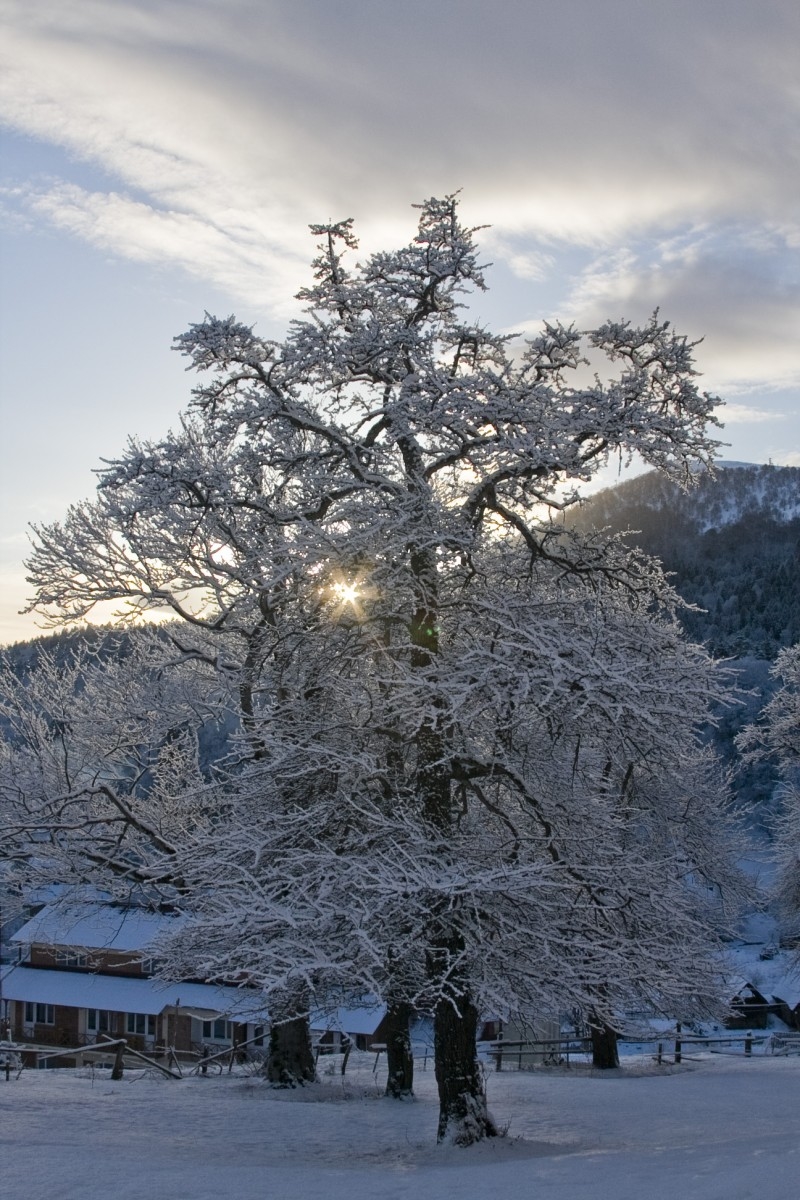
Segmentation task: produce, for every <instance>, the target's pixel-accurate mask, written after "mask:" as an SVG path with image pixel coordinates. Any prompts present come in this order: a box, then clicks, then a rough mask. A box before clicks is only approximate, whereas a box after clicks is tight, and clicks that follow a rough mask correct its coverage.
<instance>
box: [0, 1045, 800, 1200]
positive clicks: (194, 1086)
mask: <svg viewBox="0 0 800 1200" xmlns="http://www.w3.org/2000/svg"><path fill="white" fill-rule="evenodd" d="M354 1057H355V1056H354ZM357 1059H358V1061H356V1062H355V1063H354V1064H353V1065H354V1067H355V1070H354V1071H353V1073H352V1074H351V1073H350V1071H349V1069H348V1076H347V1078H346V1080H345V1081H344V1084H343V1083H342V1080H341V1078H339V1077H337V1076H325V1075H323V1077H322V1082H321V1083H319V1084H317V1085H315V1086H313V1087H311V1088H307V1089H302V1090H298V1091H295V1092H276V1091H272V1090H270V1089H269V1088H267V1087H265V1086H264V1085H263V1084H262V1083H261V1082H260V1081H259V1080H257V1079H254V1078H252V1077H250V1076H246V1075H236V1074H234V1075H227V1074H224V1075H215V1076H209V1077H206V1078H202V1077H193V1078H187V1079H185V1080H183V1081H181V1082H172V1081H170V1080H167V1079H154V1078H149V1077H143V1076H141V1075H138V1074H136V1073H128V1074H127V1075H126V1078H125V1079H124V1080H123V1081H121V1082H119V1083H112V1082H111V1080H110V1079H109V1078H108V1074H107V1073H106V1072H101V1071H96V1072H95V1074H94V1077H92V1075H91V1073H90V1072H89V1071H88V1070H87V1071H80V1072H76V1071H71V1070H61V1071H26V1072H23V1074H22V1076H21V1077H20V1078H19V1079H18V1080H14V1079H13V1077H12V1079H11V1081H10V1082H8V1083H6V1082H5V1081H3V1080H2V1079H0V1151H1V1152H2V1158H1V1159H0V1194H2V1196H3V1198H4V1200H45V1198H46V1200H225V1198H227V1197H235V1198H236V1200H255V1198H256V1197H258V1198H259V1200H263V1198H268V1200H420V1198H421V1197H425V1198H426V1200H429V1198H432V1200H465V1197H466V1198H467V1200H490V1198H491V1200H516V1198H517V1197H520V1198H525V1200H527V1198H528V1197H531V1198H539V1197H542V1198H543V1200H751V1198H752V1200H756V1198H757V1200H763V1197H764V1196H769V1198H770V1200H797V1197H798V1196H800V1103H798V1101H799V1100H800V1058H769V1057H753V1059H752V1060H747V1059H744V1058H736V1057H727V1056H722V1055H707V1054H704V1055H703V1056H701V1057H698V1058H697V1059H696V1060H693V1061H691V1062H688V1063H685V1064H684V1065H682V1066H681V1067H679V1068H674V1067H666V1068H662V1069H661V1071H660V1072H659V1071H658V1069H657V1068H655V1067H654V1066H653V1065H651V1064H650V1062H649V1060H648V1061H644V1060H641V1061H636V1060H627V1062H626V1065H625V1066H624V1067H623V1069H622V1071H617V1072H606V1073H593V1072H591V1071H589V1070H588V1069H585V1068H580V1067H578V1068H575V1067H573V1068H571V1069H569V1070H566V1069H564V1068H561V1069H558V1070H554V1071H552V1072H550V1071H539V1072H535V1073H527V1072H523V1073H517V1072H511V1071H509V1072H505V1071H504V1072H503V1073H502V1074H499V1075H498V1074H490V1075H489V1078H488V1085H489V1099H490V1105H491V1108H492V1111H493V1113H494V1115H495V1116H496V1118H497V1119H498V1120H499V1121H500V1122H501V1123H502V1124H503V1125H507V1126H508V1136H507V1137H506V1138H504V1139H502V1140H496V1141H492V1142H488V1143H485V1144H483V1145H480V1146H477V1147H473V1148H471V1149H469V1150H456V1149H453V1148H450V1147H446V1148H436V1146H435V1145H434V1141H433V1139H434V1132H435V1125H436V1103H435V1094H434V1080H433V1075H432V1072H431V1071H430V1069H429V1070H428V1071H427V1072H420V1073H419V1075H418V1099H417V1100H416V1101H415V1102H412V1103H406V1104H404V1103H398V1102H396V1101H390V1100H385V1099H383V1098H382V1096H381V1094H380V1083H381V1080H380V1076H379V1077H378V1079H377V1086H376V1081H375V1080H374V1079H373V1076H372V1074H371V1071H370V1065H371V1059H369V1058H368V1057H367V1056H366V1055H359V1056H357Z"/></svg>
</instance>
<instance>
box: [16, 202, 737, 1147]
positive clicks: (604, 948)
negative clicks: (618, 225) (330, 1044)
mask: <svg viewBox="0 0 800 1200" xmlns="http://www.w3.org/2000/svg"><path fill="white" fill-rule="evenodd" d="M313 232H314V233H315V235H316V236H317V237H318V238H319V239H320V242H321V250H320V254H319V256H318V258H317V259H316V260H315V263H314V272H315V282H314V283H313V285H312V286H311V287H309V288H308V289H306V290H305V291H304V292H303V293H301V296H302V298H303V299H304V300H305V302H306V304H307V316H306V318H305V319H304V320H301V321H298V322H295V323H294V324H293V325H292V326H291V328H290V330H289V333H288V335H287V337H286V339H285V340H284V341H283V342H280V343H279V342H271V341H267V340H264V339H262V338H260V337H259V336H258V335H257V334H256V333H255V332H254V331H253V329H252V328H250V327H248V326H246V325H243V324H240V323H238V322H237V321H236V320H235V319H234V318H232V317H230V318H226V319H216V318H213V317H207V319H206V320H205V321H203V322H202V323H200V324H198V325H195V326H193V327H192V328H191V329H190V330H189V331H188V333H186V334H184V335H183V336H182V337H180V338H178V339H177V347H178V349H179V350H181V351H182V352H183V353H184V354H186V355H187V356H188V357H189V359H190V363H191V365H192V367H193V368H194V369H195V370H196V371H198V372H199V373H200V374H201V375H203V376H205V377H206V378H205V379H204V380H202V381H201V383H200V384H199V386H198V387H197V388H196V389H195V392H194V398H193V401H192V404H191V406H190V409H189V411H188V413H187V414H186V416H185V418H184V420H183V422H182V424H181V427H180V429H179V430H178V432H177V433H174V434H171V435H170V436H169V437H167V438H166V439H164V440H163V441H161V442H159V443H157V444H147V445H139V444H138V443H131V444H130V445H129V447H128V448H127V450H126V452H125V453H124V454H123V455H122V456H121V457H120V458H119V459H118V460H116V461H113V462H110V463H109V464H108V465H107V466H106V468H105V469H104V470H103V471H102V472H101V474H100V481H99V486H98V496H97V499H96V500H95V501H94V502H92V503H86V504H82V505H79V506H76V507H74V508H73V509H71V510H70V512H69V513H68V515H67V518H66V520H65V522H64V523H63V525H61V524H57V525H51V526H44V527H41V528H39V529H38V530H36V542H35V547H34V551H33V554H32V557H31V559H30V563H29V566H30V571H31V580H32V583H33V585H34V588H35V599H34V607H36V608H37V609H38V610H39V611H46V612H49V613H51V614H52V615H53V616H54V618H55V619H57V620H76V619H82V618H85V617H86V616H88V615H89V614H90V613H91V612H92V611H93V610H94V609H95V608H96V606H97V605H98V604H100V603H101V602H108V601H110V602H112V603H116V604H119V603H120V602H121V603H122V604H124V605H127V606H128V611H129V614H130V615H132V616H133V617H136V616H139V615H140V614H142V613H144V612H148V611H153V610H166V611H167V612H169V613H171V614H172V615H173V616H176V617H178V618H179V619H180V621H181V622H182V623H183V626H184V628H185V630H186V635H184V636H183V638H182V635H180V634H177V635H175V637H174V640H175V642H176V644H178V645H180V646H181V648H182V650H183V651H184V652H185V653H187V654H190V655H193V654H200V655H201V656H203V657H205V658H206V659H208V658H209V651H208V645H209V644H211V645H217V646H218V651H217V652H216V653H212V654H211V655H210V658H211V659H212V660H213V661H214V663H215V664H216V666H217V667H218V668H219V669H220V670H224V671H225V672H227V673H228V675H229V676H232V677H235V678H236V680H237V681H238V687H239V695H240V704H241V713H242V720H243V725H244V728H245V730H246V732H247V735H248V738H249V747H250V749H249V760H248V763H247V765H246V768H245V769H243V770H242V771H241V772H240V773H239V774H238V775H237V776H236V777H235V778H231V780H229V781H228V783H227V785H226V787H227V794H228V797H229V799H231V803H230V804H229V806H228V807H227V808H225V807H224V806H223V809H222V810H220V811H224V812H226V813H229V814H230V820H229V821H227V822H226V821H224V820H220V819H219V817H218V815H215V816H214V820H213V835H214V836H213V839H211V838H210V836H207V835H208V834H210V832H211V830H210V829H209V830H204V837H203V839H202V840H201V844H198V841H197V839H194V841H193V840H192V839H190V840H189V842H187V843H186V845H187V846H189V847H190V848H191V853H189V854H184V855H183V863H184V866H185V868H186V871H187V872H188V874H189V875H190V876H193V878H194V884H193V887H194V890H195V893H196V898H197V902H198V906H199V909H200V910H202V911H203V912H204V913H205V918H206V919H205V920H203V919H202V918H201V920H200V923H199V924H198V926H197V929H198V930H202V939H201V941H198V942H196V943H195V946H194V950H193V953H195V954H196V955H198V956H199V957H200V958H201V959H202V961H203V963H204V967H205V969H206V970H207V971H208V972H209V973H211V974H213V973H220V972H223V971H225V972H227V971H233V970H238V971H239V972H248V971H250V973H251V975H252V977H253V978H260V979H261V981H262V983H263V985H264V986H265V987H267V988H268V989H270V988H271V989H273V990H274V991H277V990H278V989H283V990H284V992H285V993H286V992H288V993H289V995H290V999H289V1001H288V1004H289V1013H288V1015H290V1016H291V1009H292V1006H293V1005H294V1006H295V1007H296V1008H298V1015H299V1009H300V1008H302V1005H303V1004H304V1003H307V1002H308V997H310V996H312V995H315V994H317V993H319V992H320V991H321V992H323V993H324V992H325V991H326V990H327V991H328V992H329V993H330V994H335V992H336V989H337V988H345V989H346V988H347V987H348V986H351V987H352V986H355V987H357V988H359V989H360V988H362V987H365V986H367V985H370V986H373V987H374V990H375V992H376V993H377V994H378V995H382V996H384V997H386V998H387V999H388V1000H389V1001H390V1003H391V1004H392V1005H393V1006H394V1010H395V1011H398V1012H403V1011H405V1010H406V1008H407V1006H408V1004H410V1003H413V1002H417V1003H422V1004H425V1005H426V1006H427V1007H428V1009H429V1010H430V1011H432V1012H433V1015H434V1023H435V1029H436V1056H437V1080H438V1082H439V1089H440V1103H441V1112H440V1124H439V1136H440V1138H444V1137H450V1136H452V1137H454V1138H455V1139H456V1140H458V1141H462V1142H466V1141H470V1140H474V1139H476V1138H479V1137H481V1136H484V1135H486V1134H489V1133H492V1132H493V1130H494V1127H493V1124H492V1121H491V1119H490V1118H489V1116H488V1113H487V1111H486V1105H485V1097H484V1091H483V1084H482V1080H481V1076H480V1071H479V1070H478V1068H477V1065H476V1062H475V1046H474V1041H475V1027H476V1023H477V1019H478V1013H479V1008H480V1007H481V1006H483V1005H487V1004H491V1003H492V1002H496V1006H497V1007H498V1008H500V1007H505V1008H506V1009H508V1008H510V1007H514V1006H519V1007H523V1005H525V1006H530V1005H539V1006H541V1005H542V1004H544V1003H550V1002H551V1001H552V1002H553V1003H555V1001H556V998H557V997H559V998H560V999H561V1002H562V1003H563V1002H564V1001H565V1000H567V1001H568V1000H569V999H570V998H578V999H579V1000H580V1001H581V1002H582V1003H586V1004H590V1005H591V1006H592V1008H593V1009H594V1011H595V1013H596V1016H597V1020H598V1021H602V1020H606V1019H609V1020H610V1019H611V1018H612V1017H613V1010H614V1007H615V1005H616V1004H618V1003H619V1002H620V1001H621V1000H622V998H623V997H624V996H626V995H633V994H636V995H638V996H641V995H642V994H643V993H645V992H648V991H649V993H650V994H651V995H652V996H653V997H654V998H655V999H657V998H658V997H659V996H660V997H662V998H663V999H664V1000H666V998H668V997H673V998H677V995H678V993H679V994H680V995H681V996H683V997H684V998H686V996H687V993H688V983H687V977H686V976H685V975H681V972H680V970H677V969H676V966H675V962H674V959H675V955H676V947H678V946H679V945H680V944H681V943H683V944H684V945H690V946H692V947H693V948H695V949H697V948H699V946H700V943H701V941H702V940H703V939H704V938H705V937H706V935H707V932H708V923H707V921H706V919H705V918H704V917H702V915H701V910H702V904H701V899H700V897H701V892H702V888H701V886H700V876H701V875H702V874H703V873H704V872H707V871H708V868H709V861H710V856H709V848H708V831H709V825H710V823H712V822H711V821H710V820H709V814H712V816H713V819H717V818H718V817H719V805H718V803H717V801H716V798H715V794H714V788H713V786H712V785H711V784H710V783H709V774H708V771H707V770H706V769H705V768H704V767H703V766H702V764H701V763H700V760H699V758H698V755H697V753H696V751H695V747H694V743H693V737H694V733H695V730H696V727H697V724H698V722H699V721H700V720H701V719H702V713H703V711H704V705H705V704H706V702H707V701H708V699H709V698H710V697H711V696H713V695H714V694H715V693H716V691H717V685H716V683H714V681H713V672H712V671H711V667H710V664H709V663H708V660H707V659H706V658H705V656H704V655H703V653H702V652H701V651H700V650H698V649H697V648H689V647H686V646H685V644H684V643H683V642H682V640H681V638H680V636H679V634H678V632H677V629H676V627H675V625H674V622H673V620H672V611H673V609H674V605H675V603H676V600H675V596H674V594H673V593H672V591H671V589H670V588H669V586H668V585H667V583H666V581H665V580H664V578H663V575H662V574H661V572H660V571H659V569H658V567H657V565H656V564H654V563H653V562H652V561H650V560H648V559H646V558H645V557H643V556H641V555H639V554H636V553H635V552H633V551H631V550H630V549H628V548H627V547H626V546H625V545H624V544H623V543H622V542H620V541H619V540H617V539H614V538H609V537H604V536H603V535H601V534H591V535H579V534H577V533H575V532H569V531H567V530H566V529H564V528H563V527H562V526H561V525H560V524H559V522H558V519H557V517H558V514H559V513H560V512H562V511H563V510H564V509H565V508H566V507H568V506H569V505H571V504H573V503H575V502H576V501H577V499H578V495H579V487H580V485H581V484H582V483H584V482H586V481H588V480H590V479H591V478H592V477H593V476H594V475H595V473H596V472H597V471H598V470H599V468H600V467H601V466H602V465H603V464H604V463H605V462H606V461H607V459H608V457H609V455H611V454H616V453H619V454H621V455H622V456H623V457H624V456H627V455H632V454H637V455H639V456H640V457H641V458H642V459H643V460H644V461H645V462H647V463H649V464H651V465H652V466H655V467H657V468H659V469H660V470H663V471H664V472H666V473H667V474H668V475H669V476H670V477H672V478H675V479H677V480H679V481H680V482H682V483H684V484H686V485H689V484H690V483H691V481H692V470H693V468H694V467H695V466H696V465H697V464H708V463H709V462H710V459H711V457H712V455H713V452H714V449H715V445H716V443H714V441H713V440H711V439H710V438H709V436H708V434H707V432H706V427H707V425H708V424H709V422H710V423H712V424H713V423H715V422H714V418H713V415H712V410H713V406H714V403H715V398H714V397H712V396H710V395H708V394H707V393H703V392H701V391H699V390H698V388H697V386H696V382H695V375H696V372H695V369H694V366H693V356H692V350H693V344H692V343H690V342H688V341H687V340H686V339H685V338H683V337H680V336H678V335H676V334H675V333H674V332H672V330H671V329H670V326H669V324H668V323H667V322H665V321H661V320H659V318H658V316H657V314H654V316H653V317H652V318H651V319H650V321H649V322H647V323H646V324H645V325H644V326H643V327H641V328H637V327H634V326H632V325H630V324H629V323H627V322H612V321H610V322H607V323H605V324H604V325H602V326H601V327H599V328H598V329H596V330H593V331H591V332H589V333H585V334H584V333H581V332H579V331H578V330H576V329H574V328H573V327H569V328H567V327H564V326H562V325H559V324H548V325H546V326H545V327H544V329H543V331H542V333H541V334H539V335H538V336H536V337H534V338H532V339H531V340H530V341H528V342H527V344H526V345H525V346H524V348H522V349H521V350H520V351H519V353H517V352H516V350H515V348H514V346H513V343H512V339H510V338H507V337H499V336H496V335H493V334H491V333H490V332H488V331H487V330H486V329H484V328H483V327H482V326H480V325H478V324H476V323H474V322H472V321H470V320H469V319H468V317H467V316H466V315H465V313H464V311H463V309H462V307H461V304H460V297H461V296H462V294H463V293H465V292H467V291H468V290H469V289H471V288H483V287H484V281H483V274H482V269H481V267H480V265H479V263H478V258H477V252H476V249H475V244H474V240H473V235H474V232H475V231H474V230H469V229H466V228H464V227H463V226H462V225H461V223H460V221H459V217H458V208H457V202H456V199H455V198H454V197H447V198H445V199H444V200H430V201H427V202H426V203H425V204H423V205H421V206H420V221H419V228H418V232H417V235H416V237H415V238H414V240H413V241H412V242H411V244H410V245H408V246H406V247H404V248H402V249H400V250H399V251H396V252H388V253H378V254H374V255H372V256H371V257H370V258H368V259H367V260H366V261H365V262H364V263H363V264H361V265H356V266H355V267H350V266H348V252H349V251H352V250H353V249H354V248H355V245H356V243H355V239H354V237H353V231H352V225H351V223H350V222H349V221H346V222H342V223H339V224H332V225H326V226H318V227H315V228H314V230H313ZM603 359H605V360H608V361H609V362H610V364H611V370H610V375H609V378H608V379H607V380H605V381H603V380H602V379H601V378H600V375H599V374H596V375H595V376H594V377H593V378H591V379H589V381H588V382H586V375H585V372H584V366H585V364H586V363H587V361H588V362H590V363H591V365H592V366H594V367H596V368H597V369H598V370H599V364H600V362H601V361H602V360H603ZM193 630H197V631H198V632H200V633H202V634H203V637H204V641H203V649H202V652H201V651H198V650H197V648H196V647H194V646H193V643H192V638H191V636H189V635H191V633H192V631H193ZM206 635H208V638H209V639H210V642H209V641H208V640H205V639H206ZM248 829H249V830H250V838H249V841H248V839H247V837H243V836H242V835H243V831H244V832H246V831H247V830H248ZM202 845H205V846H206V847H207V848H208V853H207V854H206V855H204V854H203V853H202V850H201V846H202ZM253 856H254V857H253ZM276 862H280V864H281V865H280V872H278V871H276V870H275V868H274V864H275V863H276ZM223 863H224V864H225V869H224V870H223V869H222V867H221V865H220V864H223ZM192 864H195V866H194V868H193V866H192ZM214 864H216V866H214ZM265 864H266V866H265ZM210 880H213V883H214V886H213V890H212V889H211V887H210V886H209V881H210ZM204 881H205V883H204ZM237 889H239V890H241V889H244V892H243V893H242V894H244V893H247V894H248V895H250V897H251V902H250V904H249V906H245V905H244V904H242V906H241V912H242V932H241V934H240V935H237V938H236V942H237V945H236V947H235V951H236V954H235V955H234V957H231V954H232V953H233V952H232V950H231V948H230V943H231V938H230V932H231V925H230V919H228V946H227V948H226V947H225V946H223V945H221V944H220V943H217V944H216V949H215V943H214V939H213V936H212V932H213V930H212V928H211V925H212V924H213V921H212V918H213V919H215V920H217V921H218V922H221V921H222V919H223V914H225V913H226V912H227V914H228V917H230V913H231V911H232V908H231V903H232V902H231V899H230V898H231V897H235V896H236V895H237ZM258 894H260V895H261V896H262V902H261V904H260V907H259V905H257V904H255V903H254V902H253V900H252V898H253V896H255V895H258ZM345 901H346V903H345ZM234 907H236V905H235V904H234ZM245 927H246V930H247V932H245ZM219 928H221V925H220V926H219ZM188 946H189V941H188V940H187V942H186V943H185V947H184V949H185V952H186V953H188ZM309 947H310V948H311V949H309ZM215 953H216V957H215ZM226 955H227V956H228V957H227V959H226ZM282 955H283V965H281V956H282ZM670 973H672V975H673V976H674V978H675V980H676V983H675V984H674V985H672V984H670V982H669V980H670ZM348 981H349V982H348ZM292 993H294V994H295V999H294V1000H292V999H291V995H292Z"/></svg>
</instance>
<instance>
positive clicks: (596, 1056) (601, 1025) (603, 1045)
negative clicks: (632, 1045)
mask: <svg viewBox="0 0 800 1200" xmlns="http://www.w3.org/2000/svg"><path fill="white" fill-rule="evenodd" d="M589 1029H590V1032H591V1038H592V1066H593V1067H598V1068H599V1069H600V1070H601V1071H609V1070H613V1069H614V1068H615V1067H618V1066H619V1048H618V1046H617V1040H618V1035H617V1031H616V1029H612V1027H611V1026H610V1025H607V1024H606V1023H605V1022H604V1021H599V1020H598V1019H597V1017H596V1016H595V1014H594V1013H592V1015H591V1019H590V1024H589Z"/></svg>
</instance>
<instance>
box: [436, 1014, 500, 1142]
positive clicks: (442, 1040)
mask: <svg viewBox="0 0 800 1200" xmlns="http://www.w3.org/2000/svg"><path fill="white" fill-rule="evenodd" d="M433 1024H434V1056H435V1061H436V1082H437V1084H438V1086H439V1127H438V1130H437V1135H436V1140H437V1141H438V1142H444V1141H448V1140H449V1141H452V1142H453V1143H454V1144H455V1145H457V1146H469V1145H471V1144H472V1143H473V1142H479V1141H481V1140H482V1139H483V1138H487V1137H496V1136H497V1133H498V1129H497V1126H496V1125H495V1123H494V1121H492V1119H491V1117H490V1116H489V1111H488V1109H487V1106H486V1086H485V1083H484V1078H483V1070H482V1069H481V1065H480V1063H479V1062H478V1057H477V1054H476V1039H477V1033H478V1010H477V1008H476V1007H475V1005H474V1004H473V1003H472V1001H471V1000H470V999H469V997H468V996H465V995H462V996H460V997H459V1000H458V1009H456V1008H455V1006H454V1005H453V1003H452V1002H450V1001H449V1000H447V999H442V1000H440V1001H439V1002H438V1004H437V1005H436V1011H435V1013H434V1022H433Z"/></svg>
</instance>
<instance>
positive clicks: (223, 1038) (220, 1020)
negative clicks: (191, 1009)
mask: <svg viewBox="0 0 800 1200" xmlns="http://www.w3.org/2000/svg"><path fill="white" fill-rule="evenodd" d="M203 1037H204V1038H211V1039H212V1041H215V1042H229V1041H231V1039H232V1038H233V1025H232V1023H231V1022H230V1021H226V1020H225V1018H224V1017H217V1019H216V1021H203Z"/></svg>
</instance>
